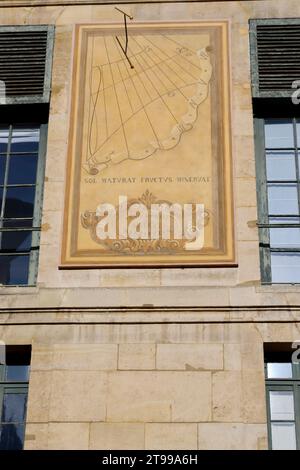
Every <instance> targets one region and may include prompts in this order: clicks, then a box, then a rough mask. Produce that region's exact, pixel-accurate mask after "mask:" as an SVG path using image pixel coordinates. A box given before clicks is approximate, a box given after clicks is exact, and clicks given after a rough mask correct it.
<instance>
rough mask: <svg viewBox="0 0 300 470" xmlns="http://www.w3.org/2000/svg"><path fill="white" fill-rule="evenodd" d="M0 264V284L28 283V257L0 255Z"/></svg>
mask: <svg viewBox="0 0 300 470" xmlns="http://www.w3.org/2000/svg"><path fill="white" fill-rule="evenodd" d="M0 263H1V270H0V284H10V285H14V284H27V283H28V272H29V255H19V256H12V255H1V256H0Z"/></svg>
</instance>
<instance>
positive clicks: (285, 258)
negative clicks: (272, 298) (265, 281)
mask: <svg viewBox="0 0 300 470" xmlns="http://www.w3.org/2000/svg"><path fill="white" fill-rule="evenodd" d="M271 270H272V282H279V283H286V282H288V283H300V253H271Z"/></svg>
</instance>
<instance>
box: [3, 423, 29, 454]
mask: <svg viewBox="0 0 300 470" xmlns="http://www.w3.org/2000/svg"><path fill="white" fill-rule="evenodd" d="M24 431H25V426H24V424H2V425H1V426H0V450H22V449H23V442H24Z"/></svg>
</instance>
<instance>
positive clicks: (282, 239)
mask: <svg viewBox="0 0 300 470" xmlns="http://www.w3.org/2000/svg"><path fill="white" fill-rule="evenodd" d="M269 220H270V223H271V224H299V221H300V219H299V218H296V217H295V218H288V217H280V218H275V217H270V219H269ZM270 243H271V247H273V248H282V247H286V248H300V228H299V227H295V228H293V227H284V228H270Z"/></svg>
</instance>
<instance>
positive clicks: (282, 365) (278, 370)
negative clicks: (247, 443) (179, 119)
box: [265, 347, 300, 450]
mask: <svg viewBox="0 0 300 470" xmlns="http://www.w3.org/2000/svg"><path fill="white" fill-rule="evenodd" d="M292 353H293V350H292V349H291V347H290V352H288V351H286V352H273V353H267V354H266V360H265V372H266V396H267V415H268V434H269V448H270V449H272V450H296V449H300V364H299V363H295V364H294V363H292V362H291V356H292Z"/></svg>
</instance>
